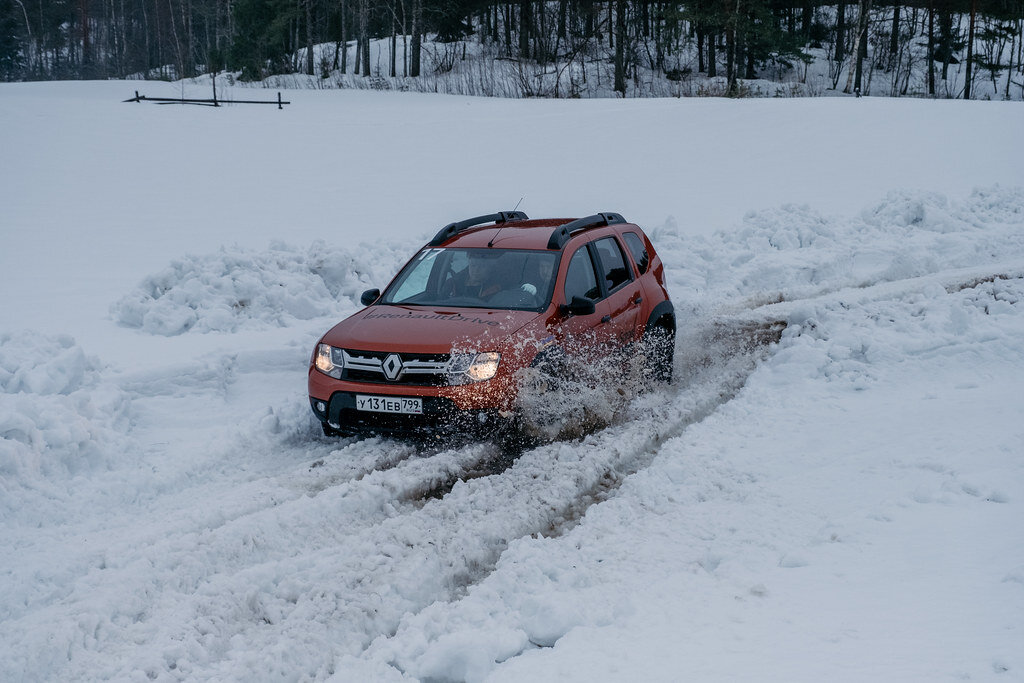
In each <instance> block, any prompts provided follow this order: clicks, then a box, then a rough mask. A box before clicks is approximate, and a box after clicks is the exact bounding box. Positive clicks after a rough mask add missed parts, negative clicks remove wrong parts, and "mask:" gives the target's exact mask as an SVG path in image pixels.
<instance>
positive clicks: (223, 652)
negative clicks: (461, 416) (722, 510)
mask: <svg viewBox="0 0 1024 683" xmlns="http://www.w3.org/2000/svg"><path fill="white" fill-rule="evenodd" d="M758 329H759V330H760V328H758ZM751 334H752V332H751V329H749V327H741V328H737V330H735V331H734V334H733V335H732V338H731V341H729V342H726V341H723V339H724V338H729V335H728V334H726V335H724V338H723V334H722V327H721V326H719V327H718V334H717V337H718V340H719V341H718V342H716V343H717V344H718V347H717V348H718V349H720V352H719V353H716V354H709V358H708V359H707V360H706V362H704V363H702V364H700V365H699V366H696V367H693V368H692V369H691V370H689V371H687V372H684V373H682V374H684V375H686V376H685V377H682V378H681V381H680V382H679V383H678V384H677V385H674V386H672V387H668V388H665V389H662V390H659V391H655V392H652V393H649V394H646V395H644V396H641V397H639V398H637V399H635V400H634V401H633V402H632V403H631V404H630V405H629V407H628V410H627V411H626V413H625V418H626V419H624V421H623V422H621V423H619V424H615V425H613V426H611V427H609V428H607V429H604V430H603V431H600V432H598V433H594V434H590V435H589V436H587V437H586V438H585V439H583V440H582V441H574V442H556V443H552V444H548V445H545V446H541V447H538V448H534V449H532V450H528V451H526V452H524V453H523V454H522V455H521V456H520V457H519V458H518V460H516V461H515V463H514V464H513V465H512V466H511V467H510V468H508V469H507V470H505V471H504V472H502V473H501V474H496V475H491V476H475V475H474V473H476V472H479V471H483V470H486V468H487V467H488V466H489V465H488V462H489V461H490V460H492V459H494V458H495V457H496V456H498V455H500V454H499V453H498V452H496V450H495V447H494V446H492V445H490V444H476V445H471V446H467V447H464V448H458V449H452V450H448V451H441V452H437V453H434V454H432V455H431V456H430V457H427V458H421V457H417V456H416V455H412V454H410V455H409V457H404V458H400V459H399V461H398V462H397V463H395V464H394V465H393V466H391V467H389V468H387V469H384V470H375V471H371V472H369V473H366V474H363V475H362V476H359V475H358V474H356V476H355V477H354V478H352V479H349V480H345V481H341V482H340V483H337V484H334V483H333V481H332V477H341V476H343V475H342V471H343V470H344V468H343V467H342V468H339V469H338V471H336V472H335V473H333V474H327V476H326V477H322V478H321V472H323V473H326V472H327V470H328V469H329V467H330V466H331V463H332V462H333V461H334V460H335V459H336V458H343V457H345V455H346V453H350V454H354V453H355V452H357V451H358V450H359V449H360V446H361V445H362V447H364V448H368V449H369V450H371V451H373V452H374V453H375V455H374V457H382V456H384V455H385V454H386V453H387V452H389V451H392V450H401V448H402V446H401V445H396V444H394V443H392V442H386V441H384V442H381V441H375V440H374V441H370V442H363V443H362V444H359V443H355V444H349V445H347V446H345V447H344V448H342V449H341V450H340V451H338V452H337V453H336V454H333V455H332V456H331V457H330V458H324V459H323V460H324V462H323V464H318V465H317V466H316V467H311V468H308V471H307V472H305V473H303V474H301V475H299V476H296V477H295V478H294V479H293V480H292V482H291V485H292V486H293V488H294V489H295V490H298V489H301V488H302V487H304V486H305V487H307V490H308V491H310V492H312V494H313V495H302V496H297V497H295V498H292V499H291V500H285V501H281V502H280V503H278V504H272V505H267V506H266V507H265V508H263V509H261V510H258V511H256V512H254V513H252V514H248V515H244V516H242V517H239V518H237V519H233V520H230V521H229V522H226V523H225V524H223V525H221V526H219V527H218V528H216V529H209V530H203V531H198V530H197V531H193V532H191V533H185V534H182V535H180V536H177V537H175V538H171V539H166V540H164V541H162V542H160V543H157V544H154V545H153V546H151V547H149V548H146V549H144V550H142V551H140V552H136V553H134V554H131V555H130V556H129V557H127V558H126V559H125V562H126V563H128V565H130V566H127V565H126V566H125V569H124V571H123V573H122V572H119V571H118V569H117V567H108V568H107V569H106V570H105V571H104V572H101V573H98V574H96V575H90V576H89V577H86V579H84V580H82V581H80V582H79V585H78V586H77V588H76V595H74V596H72V597H71V599H72V600H78V601H80V602H81V603H82V605H83V608H84V606H85V604H87V602H88V601H87V599H86V596H87V595H89V594H95V592H96V591H102V590H105V589H107V590H109V589H110V587H111V586H112V585H118V586H119V589H120V590H123V591H124V593H123V595H124V597H123V599H122V600H121V603H120V605H119V607H118V609H117V610H116V612H115V613H114V615H113V617H112V618H110V619H109V621H104V622H103V623H101V624H97V625H96V628H95V629H94V630H93V632H94V634H95V637H94V638H91V639H88V640H87V641H86V642H79V643H77V644H76V645H74V647H79V648H81V649H82V650H83V652H81V653H80V654H78V655H77V656H75V657H74V658H72V660H73V662H74V663H75V665H76V667H78V668H77V669H76V670H75V671H73V672H69V673H71V674H79V675H85V674H90V675H95V674H97V672H99V671H104V672H105V673H103V674H102V676H103V677H106V676H108V675H109V676H112V677H118V678H120V677H130V676H137V675H145V676H147V677H156V678H160V677H172V678H179V677H180V678H211V677H212V678H268V677H274V676H277V675H281V676H286V677H296V676H298V677H303V676H308V677H311V678H322V677H325V676H327V675H330V673H332V671H333V666H334V661H335V659H336V658H337V657H338V656H340V655H344V654H358V653H360V652H361V651H362V650H364V649H365V648H366V647H367V646H368V645H369V644H370V642H371V641H372V640H373V639H374V638H375V637H377V636H379V635H381V634H391V633H393V632H394V630H395V629H397V627H398V625H399V624H400V623H401V620H402V618H403V616H405V615H406V614H408V613H410V612H413V613H414V612H418V611H420V610H422V609H424V608H425V607H427V606H428V605H429V604H431V603H433V602H434V601H437V600H450V599H453V598H455V597H457V596H459V595H460V594H461V593H462V592H463V591H464V590H465V588H466V587H467V586H468V585H470V584H472V583H474V582H476V581H479V580H480V579H481V578H483V577H484V576H486V575H487V574H488V573H489V572H490V571H492V569H493V567H494V566H495V564H496V562H497V560H498V558H499V556H500V555H501V553H502V552H503V551H504V550H505V548H506V547H507V546H508V543H509V542H510V541H511V540H513V539H516V538H521V537H524V536H528V535H532V534H544V535H551V534H558V533H561V532H563V531H565V530H566V529H568V528H570V527H571V526H572V525H574V524H575V523H576V522H577V521H578V520H579V519H580V518H581V517H582V516H583V515H584V514H585V512H586V510H587V509H588V508H589V506H591V505H593V504H594V503H595V502H598V501H600V500H603V499H604V498H606V497H607V496H608V495H610V493H611V491H613V490H614V488H616V487H617V486H618V484H619V483H621V481H622V480H623V479H624V478H625V477H626V476H628V475H629V474H630V473H632V472H636V471H637V470H638V469H640V468H642V467H644V466H645V465H646V464H647V463H648V462H650V460H651V458H653V457H654V454H655V453H656V452H657V450H658V448H659V447H660V445H661V444H662V443H663V442H664V441H665V440H666V439H668V438H670V437H672V436H674V435H676V434H678V433H680V432H681V431H682V430H684V429H685V428H686V426H687V425H689V424H692V423H694V422H697V421H699V420H701V419H703V418H704V417H705V416H706V415H708V414H710V413H711V412H713V411H714V410H715V409H716V408H717V407H718V406H720V405H722V403H724V402H726V401H728V400H729V399H730V398H731V397H732V396H734V395H735V393H736V392H737V391H738V390H739V388H740V387H742V385H743V383H744V381H745V378H746V377H747V375H748V374H749V372H750V370H751V369H752V368H753V365H754V359H755V357H756V353H757V349H760V348H762V347H761V346H759V344H761V343H763V342H764V341H770V340H772V339H777V338H778V336H777V334H776V332H774V331H769V332H767V333H765V332H763V331H759V332H758V334H760V335H765V334H766V335H767V336H766V337H764V338H763V339H762V338H760V337H758V338H757V339H755V340H754V341H753V342H752V341H751ZM754 336H755V337H756V336H757V335H754ZM681 341H683V340H682V339H681ZM453 480H454V484H452V483H451V482H452V481H453ZM328 482H331V483H330V484H329V483H328ZM438 487H442V490H439V489H438ZM430 493H433V495H434V496H439V497H430V496H428V494H430ZM138 563H148V564H149V565H150V566H149V567H148V568H147V569H146V570H143V571H140V570H139V567H138ZM125 582H127V583H128V585H124V584H125ZM49 616H55V615H50V614H48V610H43V611H40V612H37V613H36V614H34V615H33V618H39V619H47V618H48V617H49ZM27 631H28V632H38V630H37V629H35V628H33V629H27ZM69 635H70V634H69ZM131 642H134V643H140V642H145V643H147V646H146V647H138V648H130V649H129V651H128V652H124V651H122V650H123V647H124V644H125V643H131ZM243 644H244V647H243ZM33 649H37V648H33ZM115 651H117V652H118V656H117V657H113V656H111V655H112V654H113V653H114V652H115ZM252 651H262V652H265V653H268V654H269V653H273V655H274V657H273V660H274V661H276V662H278V666H279V667H280V670H279V671H270V672H268V671H266V670H265V668H264V667H265V665H266V661H268V659H267V658H263V659H261V660H260V661H259V662H258V663H256V662H254V661H252V660H251V658H250V657H247V655H246V653H251V652H252ZM186 655H187V656H186ZM186 665H187V666H189V667H192V669H191V670H190V671H187V672H186V671H182V670H181V669H179V668H178V667H180V666H186Z"/></svg>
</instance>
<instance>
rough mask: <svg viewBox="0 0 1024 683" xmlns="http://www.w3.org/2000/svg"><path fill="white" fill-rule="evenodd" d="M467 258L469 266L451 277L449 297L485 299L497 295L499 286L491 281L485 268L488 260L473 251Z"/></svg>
mask: <svg viewBox="0 0 1024 683" xmlns="http://www.w3.org/2000/svg"><path fill="white" fill-rule="evenodd" d="M467 256H468V258H469V265H468V266H467V267H466V269H465V270H462V271H460V272H458V273H455V275H454V276H453V277H452V280H451V289H452V293H451V295H452V296H455V297H462V296H467V297H473V298H476V299H486V298H487V297H489V296H492V295H494V294H497V293H498V292H499V291H500V290H501V285H500V284H498V283H497V282H494V281H493V280H492V279H491V277H490V273H488V267H487V266H488V259H487V258H485V257H484V255H483V254H481V253H479V252H478V251H475V250H474V251H470V252H469V253H468V254H467Z"/></svg>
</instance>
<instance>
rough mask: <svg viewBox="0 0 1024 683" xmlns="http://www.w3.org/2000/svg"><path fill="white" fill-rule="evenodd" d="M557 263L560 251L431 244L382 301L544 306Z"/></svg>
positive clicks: (515, 307)
mask: <svg viewBox="0 0 1024 683" xmlns="http://www.w3.org/2000/svg"><path fill="white" fill-rule="evenodd" d="M557 265H558V254H555V253H552V252H550V251H547V250H544V251H541V250H526V249H491V248H488V249H479V248H477V249H457V248H444V247H440V248H433V249H431V248H427V249H424V250H423V251H421V252H420V253H419V254H418V255H417V256H416V257H415V258H414V259H413V260H412V261H410V262H409V264H408V265H407V266H406V267H405V268H404V269H403V270H402V272H401V273H399V274H398V276H397V277H396V278H395V280H394V282H393V283H392V284H391V285H390V286H389V287H388V288H387V290H385V292H384V294H383V296H382V297H381V303H385V304H402V305H407V306H446V307H455V308H497V309H507V310H541V309H543V308H544V307H545V306H547V305H548V304H550V302H551V293H552V290H553V289H554V281H555V271H556V270H557Z"/></svg>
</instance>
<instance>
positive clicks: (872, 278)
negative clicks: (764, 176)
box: [651, 186, 1024, 311]
mask: <svg viewBox="0 0 1024 683" xmlns="http://www.w3.org/2000/svg"><path fill="white" fill-rule="evenodd" d="M1007 228H1010V229H1007ZM651 239H652V240H653V241H654V244H655V247H656V248H657V249H658V253H659V254H660V255H661V257H662V260H663V261H664V262H665V264H666V277H667V279H668V284H669V291H670V292H671V294H672V298H673V300H674V302H675V303H676V305H677V307H681V308H683V310H686V309H687V308H689V309H692V310H695V311H709V310H714V309H717V308H719V307H721V306H722V305H725V304H726V303H728V305H730V306H735V305H736V302H737V301H741V302H746V305H747V306H751V307H752V306H757V305H761V304H764V303H769V302H773V301H783V300H794V299H800V298H805V297H811V296H816V295H819V294H823V293H826V292H829V291H835V290H837V289H841V288H846V287H863V286H866V285H869V284H874V283H878V282H890V281H895V280H900V279H904V278H910V277H917V276H921V275H925V274H927V273H931V272H939V271H942V270H948V269H952V268H961V267H966V266H975V265H980V264H983V263H993V264H994V263H998V262H1001V261H1005V260H1007V259H1016V258H1019V257H1021V256H1024V190H1022V189H1020V188H1003V187H1000V186H996V187H991V188H983V189H976V190H974V191H973V192H972V193H971V195H970V196H969V197H967V198H966V199H964V200H962V201H955V200H950V199H948V198H947V197H945V196H944V195H941V194H935V193H928V192H920V191H909V190H898V191H893V192H890V193H889V194H888V195H887V196H886V197H885V198H884V199H882V200H881V201H880V202H878V203H876V204H874V205H872V206H870V207H869V208H867V209H865V210H864V211H862V212H861V213H860V214H859V215H857V216H853V217H832V216H825V215H822V214H819V213H818V212H816V211H815V210H813V209H811V208H809V207H806V206H795V205H784V206H781V207H778V208H774V209H767V210H762V211H756V212H751V213H748V214H747V215H746V216H745V217H744V220H743V225H742V227H741V228H740V229H739V230H735V231H732V232H719V233H716V234H714V235H711V236H692V235H687V234H685V231H682V230H680V229H679V227H678V226H677V225H676V221H675V219H674V218H669V219H668V220H667V221H666V223H665V224H664V225H662V226H660V227H658V228H655V229H653V230H652V231H651Z"/></svg>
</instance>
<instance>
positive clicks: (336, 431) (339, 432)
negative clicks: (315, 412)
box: [320, 422, 351, 437]
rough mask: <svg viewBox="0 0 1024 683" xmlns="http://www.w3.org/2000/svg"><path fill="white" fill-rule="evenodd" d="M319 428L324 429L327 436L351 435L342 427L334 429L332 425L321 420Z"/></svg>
mask: <svg viewBox="0 0 1024 683" xmlns="http://www.w3.org/2000/svg"><path fill="white" fill-rule="evenodd" d="M320 429H322V430H324V436H329V437H339V436H351V434H349V433H348V432H347V431H345V430H344V429H335V428H334V427H332V426H331V425H329V424H327V423H326V422H321V423H320Z"/></svg>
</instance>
